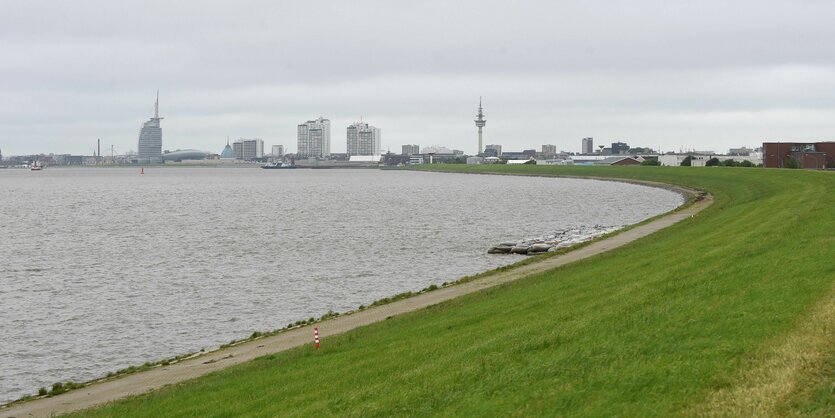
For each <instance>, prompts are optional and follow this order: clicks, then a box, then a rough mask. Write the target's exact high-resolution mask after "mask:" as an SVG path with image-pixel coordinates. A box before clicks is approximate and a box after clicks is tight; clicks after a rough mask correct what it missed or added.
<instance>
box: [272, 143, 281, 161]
mask: <svg viewBox="0 0 835 418" xmlns="http://www.w3.org/2000/svg"><path fill="white" fill-rule="evenodd" d="M272 156H273V158H281V157H283V156H284V145H273V152H272Z"/></svg>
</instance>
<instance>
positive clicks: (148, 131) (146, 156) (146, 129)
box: [137, 90, 162, 163]
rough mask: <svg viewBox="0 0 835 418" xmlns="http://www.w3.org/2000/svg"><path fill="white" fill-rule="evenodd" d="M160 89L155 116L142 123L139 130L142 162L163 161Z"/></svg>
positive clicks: (138, 153) (138, 146)
mask: <svg viewBox="0 0 835 418" xmlns="http://www.w3.org/2000/svg"><path fill="white" fill-rule="evenodd" d="M160 119H162V118H161V117H159V90H157V101H156V102H154V117H152V118H151V119H148V121H147V122H145V123H143V124H142V129H141V130H140V131H139V144H138V145H137V149H138V152H137V157H138V158H139V160H140V162H144V161H147V162H150V163H161V162H162V128H161V127H160V126H159V121H160Z"/></svg>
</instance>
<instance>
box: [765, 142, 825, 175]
mask: <svg viewBox="0 0 835 418" xmlns="http://www.w3.org/2000/svg"><path fill="white" fill-rule="evenodd" d="M763 166H764V167H766V168H807V169H818V170H820V169H825V168H832V167H835V142H764V143H763Z"/></svg>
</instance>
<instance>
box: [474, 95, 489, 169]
mask: <svg viewBox="0 0 835 418" xmlns="http://www.w3.org/2000/svg"><path fill="white" fill-rule="evenodd" d="M476 118H477V119H476V120H475V126H477V127H478V152H476V155H481V154H482V150H483V149H484V147H483V146H482V142H481V130H482V128H484V125H487V119H484V112H482V109H481V97H480V96H479V98H478V114H477V115H476Z"/></svg>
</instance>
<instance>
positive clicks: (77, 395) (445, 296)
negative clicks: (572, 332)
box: [0, 170, 712, 417]
mask: <svg viewBox="0 0 835 418" xmlns="http://www.w3.org/2000/svg"><path fill="white" fill-rule="evenodd" d="M416 171H423V170H416ZM436 172H442V171H436ZM457 174H491V175H522V176H531V177H563V178H576V179H588V180H600V181H616V182H625V183H632V184H639V185H645V186H650V187H658V188H664V189H667V190H670V191H674V192H677V193H679V194H681V195H682V196H684V203H683V204H682V205H680V206H678V207H676V208H675V209H673V210H671V211H668V212H665V213H663V214H660V215H657V216H654V217H651V218H648V219H646V220H644V221H641V222H639V223H636V224H633V225H629V226H627V227H625V228H623V229H620V230H618V231H615V232H613V233H610V234H606V235H604V236H602V237H599V238H597V239H594V240H592V241H588V242H585V243H581V244H577V245H575V246H572V247H569V248H566V249H565V251H560V252H556V253H552V254H548V255H540V256H538V257H530V258H528V259H525V260H521V261H519V262H516V263H514V264H510V265H508V266H504V267H499V268H497V269H493V270H489V271H486V272H482V273H479V274H476V275H474V276H465V277H463V278H460V279H459V280H457V281H454V282H452V283H450V284H449V285H445V286H441V287H437V286H435V287H434V288H433V286H430V287H429V288H426V289H423V290H421V291H419V292H405V293H401V294H399V295H395V296H392V297H389V298H384V299H381V300H380V301H377V302H382V303H380V304H378V303H377V302H375V303H374V304H372V305H370V306H369V307H368V308H364V307H362V306H361V307H360V308H359V309H357V310H353V311H348V312H344V313H336V314H334V313H332V312H329V313H328V314H326V315H323V316H322V317H321V318H319V320H322V321H323V322H321V323H319V327H320V336H321V337H328V336H332V335H336V334H340V333H344V332H347V331H349V330H352V329H354V328H358V327H361V326H365V325H370V324H373V323H375V322H380V321H384V320H386V319H389V318H391V317H392V316H395V315H399V314H403V313H407V312H413V311H416V310H419V309H423V308H426V307H428V306H432V305H435V304H438V303H442V302H445V301H448V300H451V299H454V298H457V297H459V296H463V295H465V294H468V293H473V292H477V291H480V290H483V289H487V288H490V287H494V286H497V285H501V284H504V283H508V282H511V281H515V280H518V279H521V278H524V277H527V276H530V275H533V274H537V273H541V272H544V271H547V270H551V269H554V268H558V267H560V266H563V265H566V264H569V263H573V262H575V261H579V260H581V259H584V258H587V257H591V256H594V255H598V254H600V253H603V252H606V251H609V250H612V249H615V248H618V247H621V246H623V245H626V244H628V243H631V242H632V241H635V240H637V239H640V238H643V237H645V236H647V235H650V234H652V233H654V232H657V231H658V230H661V229H663V228H666V227H667V226H670V225H672V224H675V223H677V222H679V221H681V220H683V219H686V218H687V217H692V216H694V215H695V214H697V213H699V212H700V211H701V210H703V209H705V208H707V207H708V206H710V204H711V203H712V196H710V195H709V194H707V193H705V192H702V191H698V190H693V189H688V188H684V187H681V186H676V185H671V184H666V183H656V182H648V181H640V180H630V179H609V178H600V177H584V176H549V175H537V174H516V173H457ZM299 323H301V325H299ZM311 324H312V322H310V321H309V320H307V321H297V322H296V324H292V326H288V327H287V328H283V329H279V330H274V331H269V332H266V333H264V334H261V333H255V334H253V336H251V337H249V338H245V339H243V340H239V341H233V342H231V343H229V344H226V345H223V346H221V348H219V349H217V350H214V351H207V352H198V353H192V354H187V355H183V356H178V357H176V359H177V360H175V361H174V362H169V360H170V359H169V360H162V361H159V362H156V363H154V364H152V365H150V366H149V367H148V368H147V369H141V370H139V371H136V372H135V373H134V372H128V373H120V374H117V375H115V376H109V377H103V378H100V379H95V380H92V381H89V382H85V383H80V384H78V385H77V386H76V387H75V389H74V390H72V391H69V392H65V393H62V394H60V395H55V396H41V397H35V398H33V399H28V400H25V401H20V400H19V401H13V402H11V403H9V404H5V405H2V406H0V414H1V415H2V416H4V417H5V416H16V415H35V416H41V415H50V414H55V413H67V412H72V411H76V410H80V409H86V408H89V407H93V406H96V405H100V404H103V403H107V402H111V401H114V400H117V399H120V398H123V397H127V396H134V395H138V394H142V393H146V392H149V391H152V390H155V389H159V388H161V387H163V386H167V385H171V384H176V383H179V382H182V381H185V380H189V379H193V378H196V377H199V376H202V375H205V374H208V373H211V372H214V371H217V370H221V369H224V368H226V367H229V366H232V365H235V364H240V363H243V362H247V361H250V360H253V359H255V358H258V357H261V356H265V355H269V354H272V353H276V352H279V351H284V350H287V349H291V348H295V347H299V346H303V345H309V343H311V340H312V338H311V336H310V335H309V334H312V330H311V328H312V327H311V326H310V325H311ZM256 334H257V335H256ZM146 365H147V364H146ZM134 367H135V366H134ZM141 367H142V366H140V368H141Z"/></svg>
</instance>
